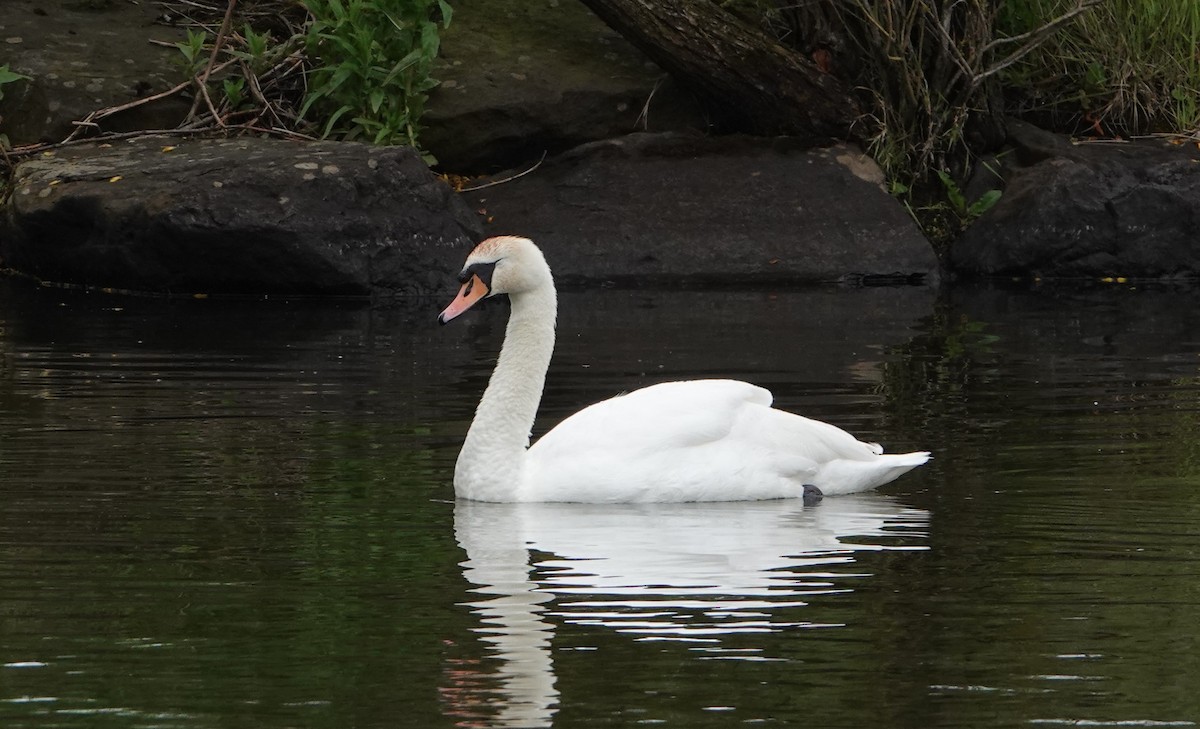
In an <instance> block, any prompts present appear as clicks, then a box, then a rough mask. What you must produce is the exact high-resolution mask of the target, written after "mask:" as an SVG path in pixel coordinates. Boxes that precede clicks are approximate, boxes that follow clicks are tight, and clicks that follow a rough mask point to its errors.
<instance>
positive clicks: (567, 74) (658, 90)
mask: <svg viewBox="0 0 1200 729" xmlns="http://www.w3.org/2000/svg"><path fill="white" fill-rule="evenodd" d="M453 6H454V15H453V18H452V20H451V22H450V27H449V28H447V29H446V30H445V31H444V32H443V34H442V45H441V53H440V56H439V58H438V61H437V64H436V67H435V70H434V77H435V78H437V79H438V80H439V81H441V85H440V86H438V87H437V88H435V89H434V90H433V91H432V92H431V95H430V99H429V102H428V104H427V108H426V114H425V116H424V117H423V118H422V125H423V126H424V127H425V129H424V131H423V132H422V134H421V143H422V144H423V145H424V146H425V147H426V148H427V149H428V150H429V151H430V152H432V153H433V155H434V156H435V157H437V159H438V162H439V163H440V166H441V168H442V169H445V170H450V171H453V172H459V173H472V174H478V173H484V172H495V171H497V170H501V169H504V168H505V167H508V166H518V165H520V164H521V163H523V162H526V161H531V162H532V161H537V159H538V158H539V157H540V156H541V155H542V154H546V153H548V154H551V155H553V154H557V153H559V152H563V151H565V150H567V149H570V148H572V147H574V146H576V145H579V144H582V143H584V142H589V141H594V140H597V139H605V138H608V137H613V136H620V135H623V134H627V133H629V132H633V131H637V130H642V131H646V130H649V131H667V130H680V129H687V128H704V127H705V126H706V122H705V119H704V117H703V115H702V114H701V112H700V109H699V106H698V105H697V104H696V102H695V101H694V100H693V99H692V98H691V96H690V95H688V94H687V93H686V92H684V91H682V90H680V89H678V88H677V87H676V86H675V85H674V84H673V83H671V82H670V80H669V79H668V78H667V76H666V73H665V72H664V71H662V69H660V68H658V67H657V66H655V65H654V64H653V63H651V62H650V61H649V60H648V59H647V58H646V57H645V55H643V54H642V53H641V51H638V50H637V49H635V48H634V47H633V46H631V45H630V44H629V43H628V42H626V41H625V40H624V39H623V38H621V36H620V35H618V34H617V33H616V32H615V31H613V30H611V29H610V28H609V27H608V26H607V25H605V24H604V23H603V22H602V21H601V20H600V19H599V18H597V17H596V16H595V15H593V14H592V13H591V11H589V10H588V9H587V8H586V7H585V6H584V5H583V4H582V3H580V2H578V1H577V0H538V1H537V2H530V0H457V1H456V2H455V3H453Z"/></svg>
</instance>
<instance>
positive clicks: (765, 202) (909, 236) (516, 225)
mask: <svg viewBox="0 0 1200 729" xmlns="http://www.w3.org/2000/svg"><path fill="white" fill-rule="evenodd" d="M505 177H506V175H498V176H497V178H496V179H497V180H502V179H505ZM464 195H465V196H466V198H467V199H468V200H469V201H470V202H471V205H472V207H474V208H476V209H478V210H479V211H480V212H482V213H484V214H485V215H486V217H487V221H488V222H487V223H486V229H487V231H488V234H489V235H495V234H500V233H517V234H520V235H526V236H529V237H530V238H533V239H534V240H535V241H537V242H538V243H539V245H541V246H542V248H543V249H544V250H545V251H546V255H547V259H548V260H549V262H550V266H551V268H552V269H554V272H555V275H556V277H557V278H558V279H559V280H563V281H580V280H584V281H596V280H599V281H618V282H619V281H622V280H630V279H638V280H648V279H649V280H662V281H682V282H706V281H708V282H723V283H729V282H736V281H748V280H754V281H772V280H774V281H805V282H826V281H842V280H846V279H852V280H858V279H862V278H872V277H886V278H888V279H891V280H905V281H921V280H923V281H926V282H929V281H932V280H934V279H935V278H936V277H937V270H938V262H937V258H936V256H935V254H934V251H933V249H932V247H931V246H930V244H929V242H928V241H927V240H926V239H925V237H924V236H923V235H922V234H921V233H920V231H919V230H918V229H917V227H916V225H915V224H914V223H913V220H912V218H910V217H909V216H908V214H907V213H906V212H905V211H904V210H903V209H902V208H901V207H900V205H899V204H897V202H896V201H895V200H894V199H893V198H892V197H891V196H890V195H888V194H887V193H886V192H885V191H884V189H883V174H882V172H881V171H880V170H879V168H878V167H877V166H876V165H875V164H874V163H873V162H872V161H871V160H870V159H869V158H868V157H866V156H865V155H864V154H862V152H861V151H859V150H857V149H854V148H851V147H846V146H838V147H832V148H828V149H819V150H802V149H797V148H795V146H794V145H793V144H792V143H791V142H789V140H786V139H776V140H763V139H755V138H749V137H719V138H711V137H701V136H692V135H684V134H662V135H652V134H635V135H630V136H627V137H623V138H620V139H615V140H609V141H604V142H594V143H591V144H587V145H584V146H582V147H579V148H577V149H575V150H573V151H571V152H570V153H567V154H564V155H561V156H560V157H557V158H553V159H549V160H546V161H545V162H544V163H543V164H542V165H541V166H539V167H538V168H537V169H536V170H534V171H533V172H532V173H530V174H527V175H524V176H522V177H519V178H517V179H513V180H510V181H508V182H503V183H500V184H496V185H494V186H490V187H486V188H484V189H480V190H476V191H473V192H466V193H464Z"/></svg>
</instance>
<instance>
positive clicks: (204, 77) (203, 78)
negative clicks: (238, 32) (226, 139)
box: [198, 0, 237, 127]
mask: <svg viewBox="0 0 1200 729" xmlns="http://www.w3.org/2000/svg"><path fill="white" fill-rule="evenodd" d="M236 6H237V0H229V5H228V6H226V8H225V18H224V20H222V21H221V29H220V30H219V31H217V37H216V39H214V40H213V49H212V53H210V54H209V56H208V65H207V66H205V67H204V73H203V74H201V75H200V78H199V79H198V83H199V85H200V95H201V96H203V97H204V103H205V104H207V105H208V111H209V113H211V114H212V115H213V119H214V120H216V123H217V125H218V126H222V127H223V126H225V123H224V122H223V121H222V120H221V117H220V115H218V114H217V108H216V107H215V106H213V102H212V98H211V97H209V95H208V77H209V76H210V75H212V72H213V67H214V66H215V65H216V64H217V54H219V53H220V52H221V46H223V45H225V38H226V37H227V36H228V35H229V26H230V25H231V24H232V23H233V9H234V7H236Z"/></svg>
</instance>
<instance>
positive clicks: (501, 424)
mask: <svg viewBox="0 0 1200 729" xmlns="http://www.w3.org/2000/svg"><path fill="white" fill-rule="evenodd" d="M509 298H510V300H511V302H512V312H511V314H510V315H509V320H508V326H507V328H506V329H505V333H504V345H503V346H502V347H501V349H500V356H499V358H498V359H497V360H496V368H495V369H494V370H493V371H492V376H491V379H490V380H489V381H488V386H487V389H486V390H485V391H484V393H483V397H482V399H480V401H479V407H478V408H477V409H476V411H475V419H474V420H473V421H472V423H471V428H470V430H469V431H468V432H467V437H466V440H465V441H464V442H463V448H462V451H461V452H460V453H459V456H458V464H457V466H456V467H455V473H454V488H455V492H456V494H457V495H458V496H459V497H460V498H467V499H474V500H477V501H521V500H522V499H521V492H522V485H523V479H524V478H525V476H526V472H525V456H526V450H527V449H528V448H529V436H530V431H531V430H532V429H533V422H534V419H535V418H536V417H537V409H538V404H539V403H540V402H541V399H542V389H543V387H544V386H545V383H546V370H547V369H548V368H549V366H550V357H551V355H552V354H553V351H554V326H555V319H556V316H557V296H556V294H555V291H554V286H553V284H551V283H549V282H547V284H546V285H545V286H542V287H538V288H536V289H532V290H529V291H525V292H522V293H520V294H512V295H510V297H509Z"/></svg>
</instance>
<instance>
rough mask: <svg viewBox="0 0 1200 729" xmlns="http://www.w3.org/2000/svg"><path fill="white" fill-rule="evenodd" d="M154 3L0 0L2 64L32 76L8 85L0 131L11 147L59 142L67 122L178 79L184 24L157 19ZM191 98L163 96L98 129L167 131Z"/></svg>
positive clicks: (70, 127)
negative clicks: (180, 44) (179, 49)
mask: <svg viewBox="0 0 1200 729" xmlns="http://www.w3.org/2000/svg"><path fill="white" fill-rule="evenodd" d="M161 15H162V8H160V7H158V4H157V3H147V2H143V3H131V2H126V1H125V0H121V1H120V2H117V1H116V0H3V2H2V3H0V42H2V43H3V44H4V45H3V48H4V53H3V54H0V65H4V64H8V65H9V66H10V68H11V70H13V71H17V72H19V73H21V74H24V75H26V76H29V77H30V80H29V81H20V82H17V83H13V84H6V85H5V87H4V89H3V91H4V93H3V96H4V98H3V100H0V134H5V135H6V136H7V137H8V140H9V142H10V143H11V144H25V143H30V142H38V141H46V142H57V141H61V140H62V139H63V138H64V137H66V136H67V135H68V134H70V133H71V132H72V131H74V130H75V126H74V124H73V123H72V122H75V121H78V120H81V119H83V118H84V117H86V116H87V115H88V114H89V113H91V112H93V111H96V110H99V109H104V108H106V107H112V106H117V105H121V104H126V103H128V102H131V101H135V100H136V99H139V98H143V97H146V96H149V95H151V94H156V93H159V92H162V91H166V90H167V89H170V88H171V87H172V86H174V85H175V84H177V83H179V82H181V81H183V80H184V73H183V69H182V66H181V65H180V64H179V63H177V62H176V61H177V60H182V56H181V55H180V54H179V51H177V50H175V49H174V48H172V47H171V46H172V44H174V43H177V42H179V41H181V40H183V39H184V37H185V34H184V30H183V28H182V27H178V26H175V27H172V26H169V25H165V24H162V23H158V22H156V20H157V19H158V18H159V17H161ZM190 106H191V102H190V100H188V99H184V98H182V97H180V96H174V97H167V98H164V99H160V100H158V101H155V102H152V103H148V104H144V105H141V106H137V107H134V108H132V109H130V110H127V111H123V112H120V113H117V114H114V115H112V116H110V117H107V118H106V119H105V120H104V121H103V123H102V125H101V128H102V129H103V130H104V131H117V132H119V131H126V130H135V129H171V128H173V127H175V126H176V125H177V124H179V123H180V122H181V121H183V118H184V117H185V116H186V115H187V112H188V109H189V108H190Z"/></svg>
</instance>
